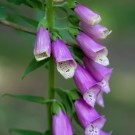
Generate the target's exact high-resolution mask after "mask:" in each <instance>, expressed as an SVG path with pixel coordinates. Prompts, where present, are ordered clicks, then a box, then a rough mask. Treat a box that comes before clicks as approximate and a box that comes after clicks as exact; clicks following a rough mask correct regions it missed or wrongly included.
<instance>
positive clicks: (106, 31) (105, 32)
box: [102, 29, 112, 39]
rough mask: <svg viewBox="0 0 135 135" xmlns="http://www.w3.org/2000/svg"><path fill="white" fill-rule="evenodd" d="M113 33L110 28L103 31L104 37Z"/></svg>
mask: <svg viewBox="0 0 135 135" xmlns="http://www.w3.org/2000/svg"><path fill="white" fill-rule="evenodd" d="M111 33H112V31H111V30H110V31H109V30H108V29H105V30H103V31H102V38H103V39H105V38H106V37H107V36H108V35H110V34H111Z"/></svg>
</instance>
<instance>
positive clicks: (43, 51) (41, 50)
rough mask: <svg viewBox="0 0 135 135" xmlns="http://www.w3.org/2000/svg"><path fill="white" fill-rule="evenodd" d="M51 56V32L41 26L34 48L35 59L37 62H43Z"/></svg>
mask: <svg viewBox="0 0 135 135" xmlns="http://www.w3.org/2000/svg"><path fill="white" fill-rule="evenodd" d="M50 54H51V41H50V35H49V32H48V30H46V29H44V28H43V27H42V26H40V28H39V30H38V32H37V36H36V41H35V46H34V55H35V59H36V60H37V61H41V60H44V59H46V58H48V57H50Z"/></svg>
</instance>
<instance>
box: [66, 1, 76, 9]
mask: <svg viewBox="0 0 135 135" xmlns="http://www.w3.org/2000/svg"><path fill="white" fill-rule="evenodd" d="M75 2H76V1H75V0H68V1H67V6H68V8H75V6H76V3H75Z"/></svg>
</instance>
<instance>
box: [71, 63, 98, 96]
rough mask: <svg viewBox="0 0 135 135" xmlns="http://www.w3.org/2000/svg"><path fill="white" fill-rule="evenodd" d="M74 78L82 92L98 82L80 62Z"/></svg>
mask: <svg viewBox="0 0 135 135" xmlns="http://www.w3.org/2000/svg"><path fill="white" fill-rule="evenodd" d="M73 79H74V81H75V84H76V86H77V88H78V90H79V92H80V93H81V94H84V93H85V92H87V91H88V90H90V89H91V88H92V87H93V86H95V85H96V84H97V83H96V81H95V80H94V79H93V77H92V76H91V75H90V74H89V72H88V71H87V70H86V69H84V68H83V67H82V66H80V65H79V64H78V65H77V68H76V70H75V74H74V77H73Z"/></svg>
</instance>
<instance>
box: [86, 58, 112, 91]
mask: <svg viewBox="0 0 135 135" xmlns="http://www.w3.org/2000/svg"><path fill="white" fill-rule="evenodd" d="M83 62H84V65H85V67H86V69H87V70H88V71H89V73H90V74H91V75H92V76H93V77H94V79H95V80H96V81H97V82H99V85H100V86H101V89H102V91H104V92H105V93H108V92H110V87H109V83H108V81H109V79H110V77H111V74H112V68H108V67H105V66H103V65H101V64H98V63H96V62H94V61H93V60H91V59H89V58H87V57H84V58H83Z"/></svg>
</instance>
